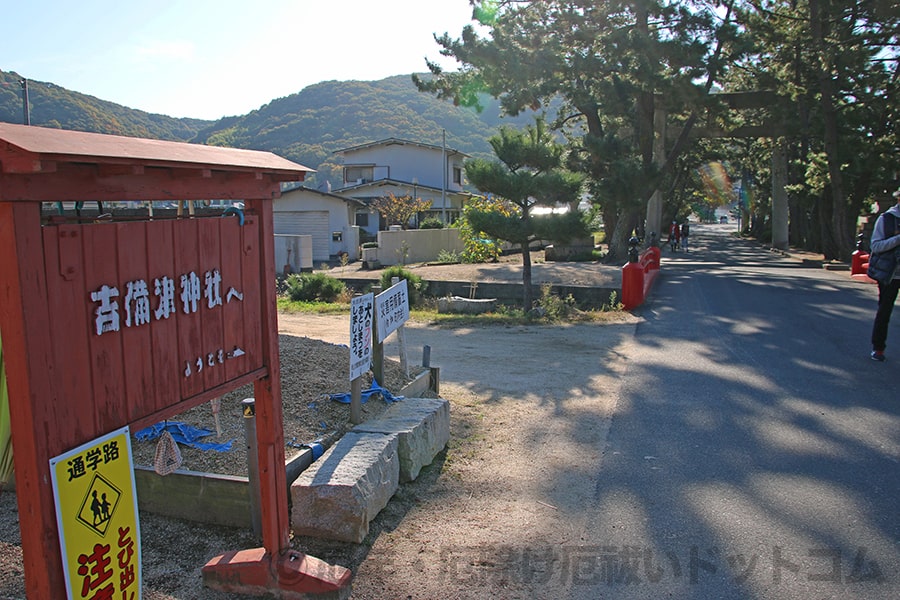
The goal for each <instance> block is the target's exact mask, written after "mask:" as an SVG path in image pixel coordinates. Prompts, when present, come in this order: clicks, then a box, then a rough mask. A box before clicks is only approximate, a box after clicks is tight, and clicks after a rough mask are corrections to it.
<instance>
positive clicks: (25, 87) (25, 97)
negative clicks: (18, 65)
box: [22, 77, 31, 125]
mask: <svg viewBox="0 0 900 600" xmlns="http://www.w3.org/2000/svg"><path fill="white" fill-rule="evenodd" d="M22 119H23V121H22V122H23V123H25V124H26V125H31V114H30V113H29V112H28V80H27V79H25V78H24V77H23V78H22Z"/></svg>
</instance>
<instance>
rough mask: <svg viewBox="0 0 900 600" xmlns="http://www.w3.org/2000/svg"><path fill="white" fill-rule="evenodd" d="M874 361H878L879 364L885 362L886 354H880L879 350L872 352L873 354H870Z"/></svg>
mask: <svg viewBox="0 0 900 600" xmlns="http://www.w3.org/2000/svg"><path fill="white" fill-rule="evenodd" d="M870 356H871V357H872V360H877V361H878V362H884V352H879V351H878V350H872V354H870Z"/></svg>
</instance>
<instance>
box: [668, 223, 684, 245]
mask: <svg viewBox="0 0 900 600" xmlns="http://www.w3.org/2000/svg"><path fill="white" fill-rule="evenodd" d="M680 239H681V229H680V228H679V227H678V223H677V222H675V221H672V226H671V227H669V247H670V248H671V249H672V252H675V251H676V250H678V242H679V241H680Z"/></svg>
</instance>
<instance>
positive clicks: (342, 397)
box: [328, 379, 404, 404]
mask: <svg viewBox="0 0 900 600" xmlns="http://www.w3.org/2000/svg"><path fill="white" fill-rule="evenodd" d="M372 394H381V397H382V398H384V401H385V402H399V401H400V400H403V398H404V397H403V396H395V395H393V394H392V393H390V392H389V391H387V389H386V388H383V387H381V386H380V385H378V382H377V381H375V380H374V379H373V380H372V387H370V388H369V389H367V390H363V391H362V394H361V401H362V402H363V403H365V402H366V401H367V400H368V399H369V396H371V395H372ZM328 397H329V398H331V399H332V400H336V401H338V402H341V403H343V404H350V394H349V393H347V394H329V395H328Z"/></svg>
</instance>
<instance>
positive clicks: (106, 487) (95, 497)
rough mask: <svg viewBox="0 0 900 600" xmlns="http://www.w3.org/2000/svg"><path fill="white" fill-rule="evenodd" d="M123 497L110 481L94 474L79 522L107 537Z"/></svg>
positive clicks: (80, 511)
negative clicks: (111, 521) (120, 499)
mask: <svg viewBox="0 0 900 600" xmlns="http://www.w3.org/2000/svg"><path fill="white" fill-rule="evenodd" d="M121 496H122V492H121V490H119V489H118V488H117V487H116V486H115V485H113V484H112V483H111V482H110V481H109V480H107V479H106V478H104V477H103V476H102V475H100V474H99V473H96V474H94V479H93V481H91V485H90V486H89V487H88V489H87V494H85V497H84V501H83V502H82V503H81V508H80V509H79V511H78V517H77V518H78V521H79V522H80V523H81V524H82V525H85V526H87V527H89V528H91V529H92V530H93V531H95V532H97V533H98V534H100V535H101V536H105V535H106V530H107V528H108V527H109V522H110V520H111V519H112V515H113V513H114V512H115V510H116V505H117V504H118V503H119V498H120V497H121Z"/></svg>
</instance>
